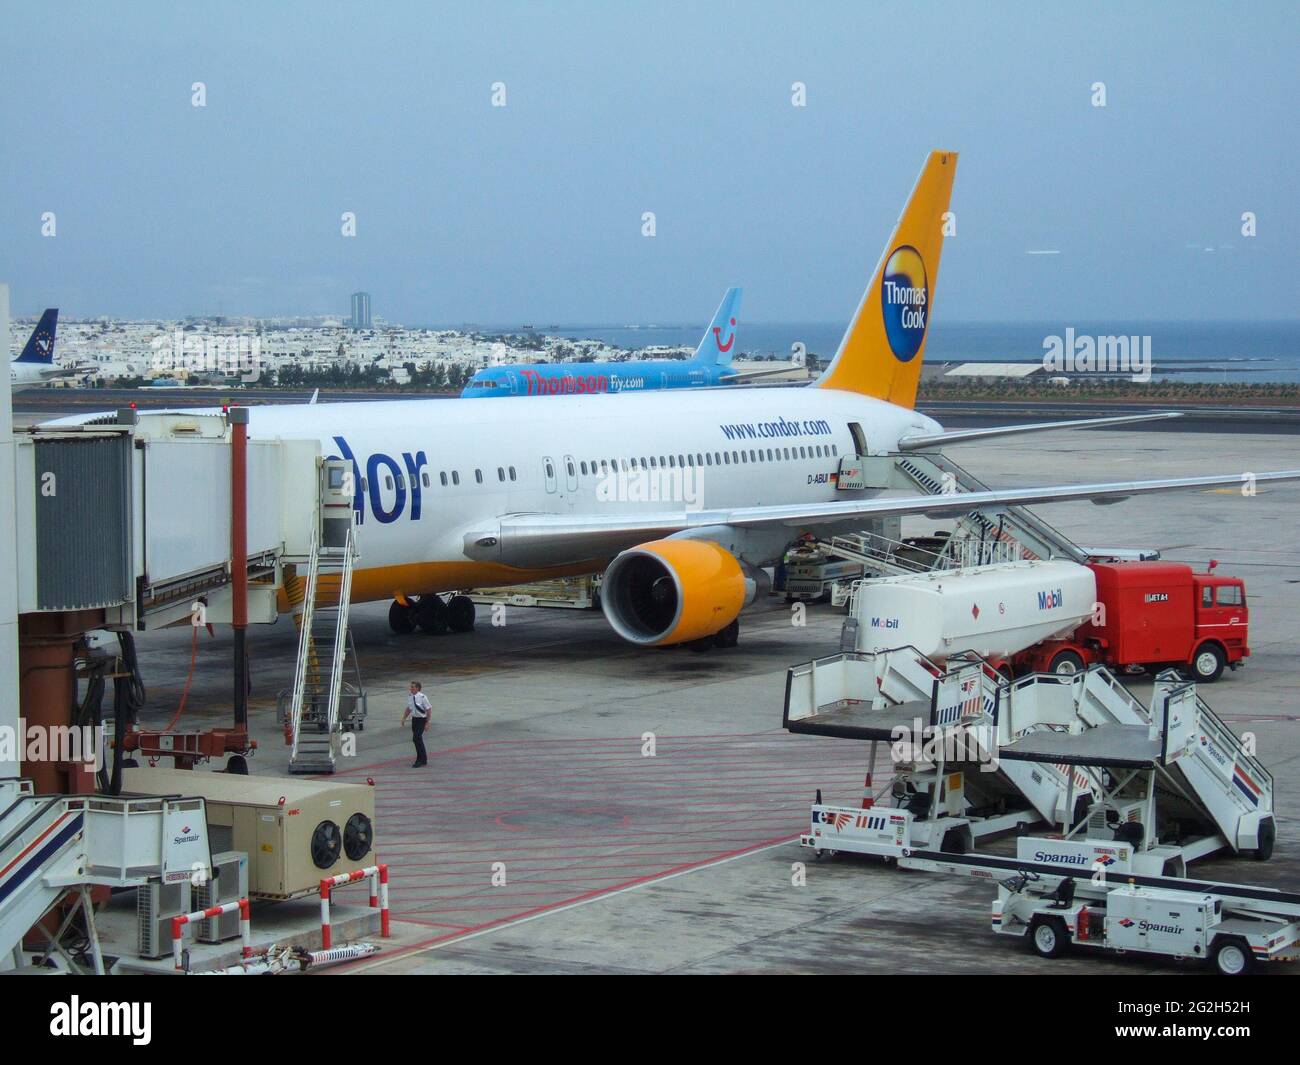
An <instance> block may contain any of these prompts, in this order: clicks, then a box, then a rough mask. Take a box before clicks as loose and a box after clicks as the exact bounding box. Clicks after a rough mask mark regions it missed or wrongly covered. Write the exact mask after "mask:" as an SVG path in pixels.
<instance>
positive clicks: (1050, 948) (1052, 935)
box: [1029, 917, 1070, 958]
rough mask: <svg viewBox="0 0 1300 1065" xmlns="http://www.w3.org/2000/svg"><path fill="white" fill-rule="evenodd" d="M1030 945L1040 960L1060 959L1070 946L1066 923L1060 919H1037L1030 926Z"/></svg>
mask: <svg viewBox="0 0 1300 1065" xmlns="http://www.w3.org/2000/svg"><path fill="white" fill-rule="evenodd" d="M1029 945H1030V946H1031V947H1033V948H1034V953H1035V954H1037V955H1038V956H1039V957H1040V958H1059V957H1060V956H1061V955H1062V954H1064V953H1065V951H1066V948H1067V947H1068V946H1069V945H1070V935H1069V933H1068V932H1067V931H1066V930H1065V922H1064V921H1062V920H1061V919H1060V918H1059V917H1035V918H1034V920H1033V922H1032V923H1031V924H1030V926H1029Z"/></svg>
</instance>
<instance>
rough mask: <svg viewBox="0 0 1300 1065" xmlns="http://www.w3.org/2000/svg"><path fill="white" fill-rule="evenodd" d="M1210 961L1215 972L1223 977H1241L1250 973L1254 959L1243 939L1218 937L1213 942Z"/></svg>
mask: <svg viewBox="0 0 1300 1065" xmlns="http://www.w3.org/2000/svg"><path fill="white" fill-rule="evenodd" d="M1210 961H1211V962H1213V963H1214V968H1215V971H1216V972H1218V973H1220V974H1221V975H1223V976H1241V975H1242V973H1248V972H1250V969H1251V966H1252V965H1253V964H1254V962H1255V959H1254V957H1253V956H1252V955H1251V953H1250V947H1249V946H1247V945H1246V941H1245V940H1244V939H1238V938H1237V937H1236V936H1220V937H1219V938H1218V939H1216V940H1215V941H1214V948H1213V951H1212V953H1211V954H1210Z"/></svg>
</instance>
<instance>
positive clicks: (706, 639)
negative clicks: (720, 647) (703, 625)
mask: <svg viewBox="0 0 1300 1065" xmlns="http://www.w3.org/2000/svg"><path fill="white" fill-rule="evenodd" d="M717 642H718V638H717V637H716V636H701V637H700V638H699V639H698V640H691V642H690V643H688V644H687V645H686V646H687V647H689V648H690V649H691V650H692V651H694V652H695V653H696V654H703V653H704V652H705V651H712V650H713V648H714V646H715V645H716V644H717Z"/></svg>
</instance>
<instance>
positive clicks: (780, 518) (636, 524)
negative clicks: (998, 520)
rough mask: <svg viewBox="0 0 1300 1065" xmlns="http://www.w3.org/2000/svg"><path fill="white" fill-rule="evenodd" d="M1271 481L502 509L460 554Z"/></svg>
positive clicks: (562, 554) (498, 557)
mask: <svg viewBox="0 0 1300 1065" xmlns="http://www.w3.org/2000/svg"><path fill="white" fill-rule="evenodd" d="M1270 481H1300V470H1277V471H1273V472H1268V473H1247V474H1242V473H1237V474H1221V475H1217V476H1213V477H1170V478H1163V479H1161V480H1154V481H1114V482H1108V483H1104V484H1079V485H1049V486H1044V487H1035V488H1004V489H992V490H989V491H985V492H953V493H951V494H945V495H921V496H895V497H883V498H882V497H875V498H871V499H846V500H843V501H834V502H827V503H796V504H789V505H778V506H760V507H732V508H728V509H722V510H700V511H691V510H686V509H679V510H665V511H657V512H647V513H644V514H626V515H618V516H610V517H601V516H600V515H598V514H595V513H590V514H585V515H578V514H573V515H566V514H506V515H502V516H501V517H500V518H498V519H497V520H496V521H495V522H491V523H487V524H480V525H476V526H474V527H472V528H470V529H468V530H467V531H466V532H465V534H464V545H465V555H466V556H467V557H468V558H472V559H475V560H479V561H492V562H500V563H503V564H505V565H508V566H533V565H560V564H563V563H567V562H581V561H587V560H590V559H602V558H611V557H613V556H614V555H616V554H618V553H619V552H620V551H623V550H626V549H627V548H629V547H633V546H635V545H636V544H639V543H644V542H645V541H647V540H654V539H659V538H661V537H665V536H671V535H673V534H682V533H692V532H694V533H696V534H703V535H706V533H707V530H708V529H710V528H717V527H719V526H730V527H733V528H762V527H765V526H776V525H781V526H785V527H787V528H789V529H790V530H791V539H794V537H795V535H797V531H799V530H805V529H808V530H815V529H817V528H818V527H821V526H828V525H829V526H834V525H839V526H844V525H846V524H851V523H852V522H854V521H857V520H859V519H862V518H874V517H881V516H883V515H893V514H899V515H901V514H926V515H929V516H932V517H941V516H945V515H951V514H957V513H964V512H967V511H972V510H993V511H997V510H1001V509H1005V508H1006V507H1013V506H1025V505H1029V504H1034V503H1056V502H1064V501H1067V500H1075V499H1087V500H1090V501H1092V502H1093V503H1097V504H1102V505H1104V504H1108V503H1118V502H1120V501H1121V500H1124V499H1127V498H1129V497H1130V496H1135V495H1147V494H1149V493H1153V492H1183V491H1189V490H1196V489H1210V488H1242V489H1243V492H1244V491H1245V489H1246V488H1247V487H1248V486H1250V487H1253V486H1254V485H1257V484H1262V483H1266V482H1270Z"/></svg>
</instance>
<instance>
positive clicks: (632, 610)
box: [600, 539, 755, 647]
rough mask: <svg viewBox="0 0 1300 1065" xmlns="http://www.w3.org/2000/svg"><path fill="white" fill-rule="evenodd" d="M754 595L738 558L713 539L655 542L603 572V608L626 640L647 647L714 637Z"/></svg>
mask: <svg viewBox="0 0 1300 1065" xmlns="http://www.w3.org/2000/svg"><path fill="white" fill-rule="evenodd" d="M754 593H755V587H754V581H753V580H748V579H746V577H745V573H744V570H743V569H742V568H741V564H740V562H739V561H738V560H737V559H736V557H735V555H733V554H731V553H730V552H729V551H726V550H724V549H723V548H721V547H719V546H718V545H717V544H715V543H713V542H712V541H709V540H686V539H682V540H678V539H671V540H652V541H650V542H649V543H645V544H640V545H638V546H637V547H633V548H629V549H628V550H627V551H624V552H623V553H622V554H621V555H618V556H617V557H616V558H615V559H614V561H613V562H611V563H610V564H609V566H608V568H606V570H605V577H604V580H603V581H602V583H601V588H600V602H601V608H602V609H603V610H604V612H605V617H606V618H608V619H609V623H610V625H612V626H613V627H614V631H615V632H617V633H618V634H619V635H620V636H622V637H623V639H625V640H628V641H630V642H632V643H635V644H640V645H642V646H644V647H661V646H666V645H668V644H675V643H687V642H689V641H691V640H698V639H702V638H703V637H705V636H712V635H713V634H714V633H716V632H718V631H720V630H721V629H724V628H726V627H727V626H728V625H730V624H731V623H732V622H733V621H735V620H736V618H737V617H739V615H740V612H741V610H743V609H744V607H745V605H746V603H748V602H749V601H750V600H751V599H752V598H753V597H754Z"/></svg>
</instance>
